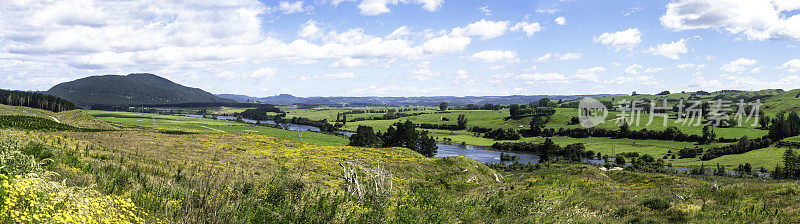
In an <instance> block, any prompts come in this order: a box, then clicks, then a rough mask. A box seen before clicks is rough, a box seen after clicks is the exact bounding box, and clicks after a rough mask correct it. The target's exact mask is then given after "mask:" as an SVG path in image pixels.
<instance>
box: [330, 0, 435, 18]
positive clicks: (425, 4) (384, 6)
mask: <svg viewBox="0 0 800 224" xmlns="http://www.w3.org/2000/svg"><path fill="white" fill-rule="evenodd" d="M339 2H341V1H338V2H334V5H336V4H338V3H339ZM400 3H407V4H408V3H410V4H421V5H422V9H424V10H426V11H430V12H435V11H438V10H439V9H441V8H442V4H444V0H362V1H361V3H359V4H358V9H360V10H361V14H364V15H368V16H377V15H380V14H384V13H389V12H390V10H389V5H397V4H400Z"/></svg>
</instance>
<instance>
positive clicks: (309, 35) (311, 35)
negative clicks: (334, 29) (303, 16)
mask: <svg viewBox="0 0 800 224" xmlns="http://www.w3.org/2000/svg"><path fill="white" fill-rule="evenodd" d="M297 36H299V37H301V38H304V39H308V40H316V39H319V38H321V37H322V29H320V28H319V27H317V22H315V21H314V20H308V22H306V23H305V24H303V28H301V29H300V31H297Z"/></svg>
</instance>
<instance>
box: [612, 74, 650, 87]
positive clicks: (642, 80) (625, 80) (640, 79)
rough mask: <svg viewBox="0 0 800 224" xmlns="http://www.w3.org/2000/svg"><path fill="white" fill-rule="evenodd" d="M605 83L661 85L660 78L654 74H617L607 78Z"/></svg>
mask: <svg viewBox="0 0 800 224" xmlns="http://www.w3.org/2000/svg"><path fill="white" fill-rule="evenodd" d="M604 83H606V84H616V85H627V84H635V85H646V86H656V85H659V82H658V80H656V78H655V77H653V76H652V75H634V76H617V77H616V78H614V79H611V80H607V81H605V82H604Z"/></svg>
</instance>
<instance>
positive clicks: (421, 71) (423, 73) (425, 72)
mask: <svg viewBox="0 0 800 224" xmlns="http://www.w3.org/2000/svg"><path fill="white" fill-rule="evenodd" d="M411 74H414V75H415V76H411V79H414V80H419V81H425V80H430V79H432V78H433V77H436V76H439V75H441V73H439V72H434V71H433V70H431V62H429V61H424V62H420V63H419V64H417V69H416V70H413V71H411Z"/></svg>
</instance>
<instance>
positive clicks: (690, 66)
mask: <svg viewBox="0 0 800 224" xmlns="http://www.w3.org/2000/svg"><path fill="white" fill-rule="evenodd" d="M705 67H706V65H704V64H699V65H695V64H693V63H683V64H679V65H678V68H679V69H696V70H700V69H703V68H705Z"/></svg>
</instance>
